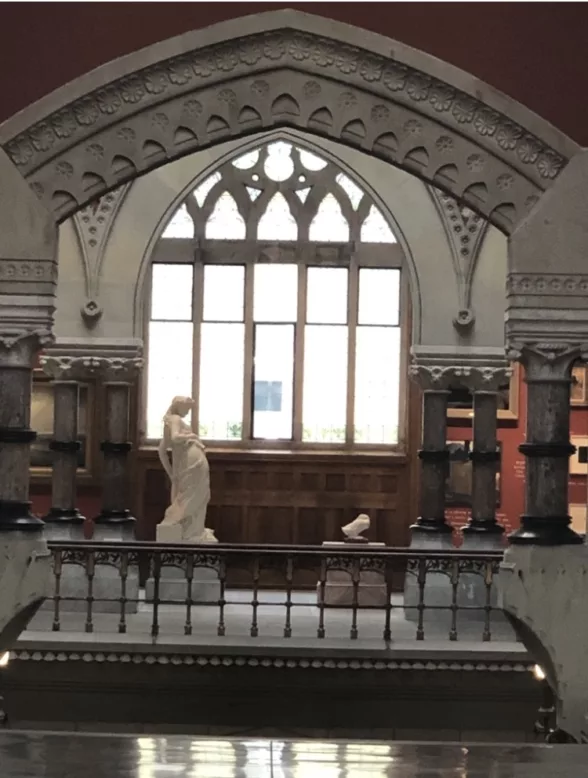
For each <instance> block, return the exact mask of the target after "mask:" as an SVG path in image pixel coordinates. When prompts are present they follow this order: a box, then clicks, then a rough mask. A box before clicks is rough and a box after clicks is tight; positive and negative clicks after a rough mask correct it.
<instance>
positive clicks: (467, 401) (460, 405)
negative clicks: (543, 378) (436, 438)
mask: <svg viewBox="0 0 588 778" xmlns="http://www.w3.org/2000/svg"><path fill="white" fill-rule="evenodd" d="M511 367H512V376H511V377H510V379H508V380H507V381H505V382H504V384H502V385H501V386H500V387H499V389H498V414H497V418H499V419H518V418H519V376H520V365H519V363H518V362H513V364H512V365H511ZM447 417H448V418H449V419H473V417H474V400H473V397H472V394H471V392H470V391H468V390H467V389H464V388H463V387H460V386H456V387H454V388H450V389H449V399H448V410H447Z"/></svg>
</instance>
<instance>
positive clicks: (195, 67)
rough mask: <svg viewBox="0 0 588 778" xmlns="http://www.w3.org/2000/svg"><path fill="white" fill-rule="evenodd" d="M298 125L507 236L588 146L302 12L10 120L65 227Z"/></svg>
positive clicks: (146, 64)
mask: <svg viewBox="0 0 588 778" xmlns="http://www.w3.org/2000/svg"><path fill="white" fill-rule="evenodd" d="M288 126H289V127H298V128H300V129H304V130H306V131H307V132H310V133H315V134H318V135H323V136H327V137H330V138H333V139H336V140H338V141H340V142H342V143H345V144H348V145H351V146H354V147H357V148H360V149H361V150H362V151H365V152H367V153H369V154H373V155H376V156H379V157H381V158H383V159H385V160H387V161H389V162H391V163H392V164H394V165H396V166H398V167H401V168H404V169H406V170H408V171H410V172H411V173H413V174H414V175H416V176H418V177H419V178H421V179H422V180H424V181H426V182H428V183H433V184H435V186H437V187H439V188H440V189H443V190H444V191H446V192H447V193H449V194H452V195H453V196H455V197H456V198H458V199H459V200H461V201H464V202H465V203H467V204H468V205H469V206H470V207H471V208H472V209H473V210H475V211H477V212H478V213H480V214H481V215H482V216H484V217H485V218H487V219H488V220H489V221H490V222H492V223H493V224H495V225H496V226H498V227H499V228H500V229H502V230H503V231H504V232H506V233H510V232H511V231H512V229H513V227H514V226H515V225H516V224H517V223H518V222H519V221H520V220H521V219H522V218H523V217H524V216H525V215H526V213H527V212H528V211H529V210H530V208H531V207H532V206H533V205H534V204H535V203H536V202H537V200H538V199H539V197H540V195H541V193H542V192H543V191H544V190H545V189H547V188H548V187H549V186H550V185H551V184H552V183H553V181H554V179H555V178H556V177H557V176H558V174H559V172H560V171H561V170H562V169H563V168H564V167H565V165H566V164H567V162H568V160H569V158H570V157H571V156H572V155H573V154H574V153H575V152H576V151H577V150H578V147H577V146H576V145H575V144H574V143H573V142H572V141H571V140H569V139H568V138H567V137H565V136H564V135H563V134H561V133H559V132H557V131H556V130H554V129H553V128H552V127H551V126H550V125H549V124H547V123H546V122H544V121H543V120H541V119H539V118H538V117H537V116H535V115H533V114H531V113H530V112H527V111H526V110H525V109H523V108H522V107H521V106H519V105H518V104H517V103H515V102H514V101H512V100H510V99H509V98H507V97H505V96H502V95H499V94H497V93H495V92H494V91H493V90H492V89H490V88H489V87H487V86H485V85H483V84H481V83H480V82H478V81H476V79H474V78H472V77H470V76H468V75H466V74H464V73H462V72H461V71H458V70H456V69H455V68H452V67H451V66H448V65H445V64H443V63H440V62H439V61H438V60H435V59H433V58H431V57H429V56H427V55H425V54H423V53H421V52H417V51H414V50H412V49H409V48H408V47H405V46H402V45H401V44H397V43H395V42H392V41H390V40H389V39H386V38H383V37H381V36H378V35H374V34H371V33H367V32H365V31H363V30H358V29H354V28H350V27H348V26H347V25H343V24H337V23H334V22H332V21H331V20H326V19H322V18H320V17H315V16H311V15H308V14H303V13H300V12H295V11H290V10H287V11H275V12H269V13H266V14H259V15H256V16H250V17H245V18H243V19H239V20H233V21H231V22H227V23H223V24H219V25H215V26H213V27H211V28H208V29H206V30H201V31H198V32H195V33H188V34H186V35H184V36H180V37H179V38H174V39H172V40H170V41H166V42H165V43H162V44H157V45H155V46H152V47H149V48H147V49H145V50H142V51H140V52H137V53H136V54H132V55H130V56H128V57H125V58H123V59H121V60H118V61H116V62H113V63H110V64H109V65H106V66H104V67H102V68H99V69H97V70H95V71H93V72H92V73H90V74H88V75H87V76H84V77H82V78H81V79H78V80H77V81H76V82H74V83H72V84H70V85H68V86H66V87H64V88H63V89H61V90H58V91H57V92H55V93H53V94H52V95H50V96H49V97H47V98H46V99H44V100H41V101H40V102H39V103H37V104H36V105H34V106H32V107H31V108H30V109H27V110H25V111H23V112H22V113H21V114H19V115H18V116H16V117H14V118H13V119H11V120H9V121H7V122H6V123H5V124H4V125H2V127H0V142H1V145H2V147H3V148H4V150H5V151H6V152H7V154H8V155H9V157H10V159H11V160H12V161H13V163H14V164H15V165H16V167H17V168H18V170H19V171H20V172H21V174H22V175H23V176H24V177H25V178H26V179H27V180H28V181H29V183H30V185H31V187H32V189H33V191H34V192H35V193H36V194H37V196H38V197H39V198H40V199H41V201H42V202H43V203H44V204H45V205H46V206H47V208H48V209H49V210H50V211H52V212H53V214H54V215H55V218H56V220H57V221H61V220H63V219H65V218H67V217H68V216H70V215H71V214H73V213H74V212H75V211H77V210H79V209H80V208H81V207H83V206H84V205H85V204H86V203H88V202H89V201H90V200H93V199H95V198H97V197H99V196H100V195H102V194H104V193H106V192H107V191H108V190H110V189H112V188H114V187H116V186H119V185H120V184H122V183H123V182H125V181H129V180H132V179H134V178H136V177H137V176H140V175H142V174H143V173H145V172H147V171H149V170H151V169H153V168H155V167H158V166H160V165H162V164H165V163H166V162H169V161H170V160H173V159H177V158H179V157H182V156H184V155H186V154H188V153H190V152H193V151H195V150H196V149H199V148H203V147H206V146H210V145H213V144H215V143H217V142H219V141H221V140H227V139H229V138H234V137H239V136H244V135H247V134H249V133H252V132H259V131H260V130H263V129H270V128H273V127H288Z"/></svg>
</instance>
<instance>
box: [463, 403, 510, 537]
mask: <svg viewBox="0 0 588 778" xmlns="http://www.w3.org/2000/svg"><path fill="white" fill-rule="evenodd" d="M473 398H474V421H473V433H474V434H473V449H472V451H471V454H470V459H471V461H472V514H471V518H470V521H469V522H468V524H467V525H466V526H465V527H464V528H463V532H464V533H465V534H466V535H467V534H473V533H480V534H489V535H490V534H493V535H501V534H502V533H503V532H504V529H503V528H502V527H501V526H500V524H498V522H497V521H496V473H497V470H498V467H499V462H500V454H499V451H498V441H497V434H496V415H497V405H498V402H497V400H498V398H497V395H496V392H494V391H484V390H481V391H475V392H474V395H473Z"/></svg>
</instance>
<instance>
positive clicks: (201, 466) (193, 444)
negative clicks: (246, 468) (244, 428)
mask: <svg viewBox="0 0 588 778" xmlns="http://www.w3.org/2000/svg"><path fill="white" fill-rule="evenodd" d="M193 405H194V400H192V398H191V397H174V399H173V400H172V403H171V405H170V407H169V409H168V410H167V412H166V414H165V416H164V417H163V437H162V439H161V442H160V444H159V459H160V460H161V464H162V465H163V467H164V470H165V472H166V473H167V474H168V476H169V478H170V481H171V505H170V506H169V508H168V509H167V510H166V512H165V516H164V518H163V521H162V522H161V523H160V524H159V525H158V527H157V540H159V541H161V542H168V543H178V542H179V543H216V542H217V539H216V537H215V536H214V532H213V531H212V530H211V529H208V528H207V527H206V526H205V522H206V509H207V507H208V502H209V500H210V472H209V468H208V460H207V459H206V454H205V453H204V446H203V444H202V442H201V441H200V439H199V438H198V435H196V433H195V432H193V431H192V429H191V428H190V426H189V425H188V424H186V422H185V421H184V417H185V416H186V415H187V413H188V412H189V411H190V409H191V408H192V406H193ZM170 449H171V458H170V456H169V453H168V452H169V450H170Z"/></svg>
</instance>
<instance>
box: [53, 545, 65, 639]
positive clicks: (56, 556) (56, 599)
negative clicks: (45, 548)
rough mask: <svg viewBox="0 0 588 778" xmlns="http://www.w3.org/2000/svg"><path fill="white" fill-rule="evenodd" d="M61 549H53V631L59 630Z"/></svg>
mask: <svg viewBox="0 0 588 778" xmlns="http://www.w3.org/2000/svg"><path fill="white" fill-rule="evenodd" d="M62 554H63V551H60V550H59V549H57V548H55V549H53V575H54V576H55V588H54V590H53V626H52V629H53V632H59V631H60V630H61V621H60V618H59V605H60V601H61V571H62V569H63V558H62Z"/></svg>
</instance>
